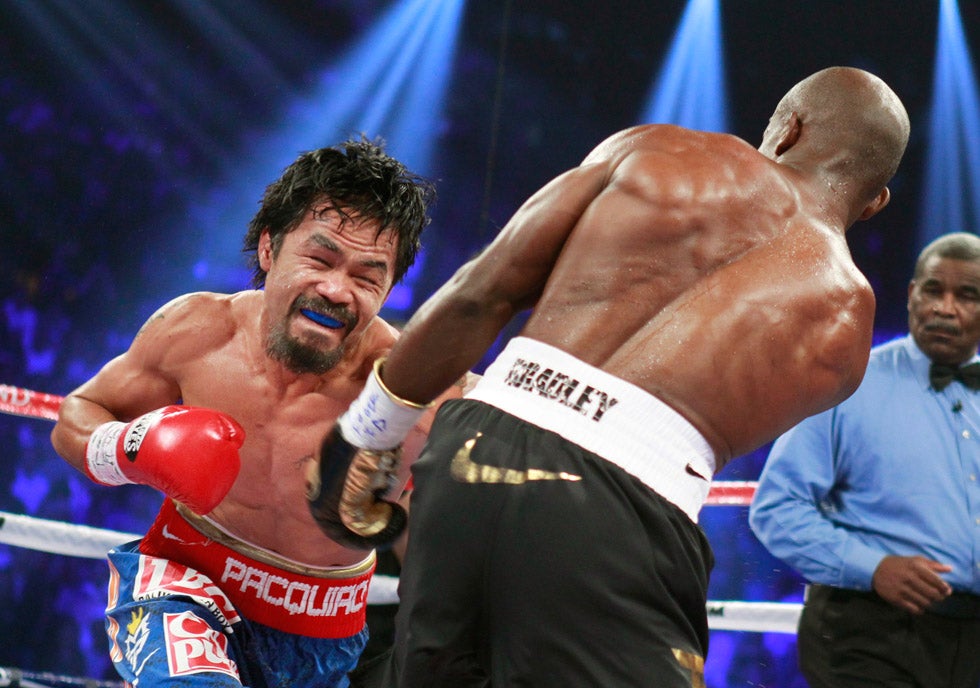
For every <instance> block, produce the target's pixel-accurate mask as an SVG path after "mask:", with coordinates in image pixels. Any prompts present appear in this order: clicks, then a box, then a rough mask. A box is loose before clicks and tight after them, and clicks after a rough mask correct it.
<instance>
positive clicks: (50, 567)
mask: <svg viewBox="0 0 980 688" xmlns="http://www.w3.org/2000/svg"><path fill="white" fill-rule="evenodd" d="M978 34H980V2H961V3H959V4H957V3H956V2H955V1H954V0H942V1H941V2H934V1H925V0H853V1H852V2H836V1H831V0H814V1H812V2H775V1H773V0H732V1H723V0H691V1H690V2H681V1H677V0H658V1H654V0H644V1H640V0H606V1H604V2H591V1H586V0H578V1H575V0H572V1H568V0H563V1H562V2H558V1H556V0H524V1H522V2H511V1H510V0H469V1H468V2H466V1H464V0H384V1H382V0H276V1H272V0H265V1H261V0H210V1H209V0H142V1H137V0H114V1H109V0H0V36H2V39H0V117H2V129H0V176H2V184H0V232H2V245H0V309H2V318H0V385H2V386H0V397H2V399H0V401H3V402H5V403H6V405H7V407H8V408H9V407H11V406H16V404H17V403H18V395H19V394H23V393H24V390H34V391H36V392H40V393H47V394H51V395H55V396H56V397H57V396H60V395H64V394H67V393H68V392H69V391H71V390H72V389H73V388H74V387H76V386H77V385H79V384H80V383H81V382H83V381H84V380H85V379H87V378H88V377H89V376H91V375H92V374H94V373H95V372H96V371H97V370H98V368H99V367H100V366H101V365H102V364H103V363H104V362H106V361H107V360H108V359H110V358H111V357H113V356H115V355H117V354H119V353H120V352H122V351H123V350H124V349H125V348H126V347H127V346H128V344H129V342H130V340H131V339H132V337H133V336H134V334H135V333H136V331H137V330H138V328H139V326H140V325H141V324H142V322H143V321H144V320H145V319H146V318H147V317H148V316H149V315H150V314H151V313H152V312H153V311H154V310H155V309H156V308H157V307H158V306H160V305H162V304H163V303H164V302H166V301H168V300H170V299H171V298H174V297H176V296H178V295H180V294H182V293H185V292H189V291H237V290H240V289H244V288H247V287H248V278H249V274H248V271H247V269H246V267H245V261H244V258H243V256H242V253H241V249H240V244H241V238H242V236H243V234H244V231H245V226H246V224H247V222H248V220H249V219H250V218H251V216H252V214H253V213H254V212H255V210H256V209H257V208H258V200H259V198H260V196H261V194H262V191H263V189H264V187H265V185H266V184H267V183H269V182H271V181H272V180H273V179H274V178H275V177H276V176H277V175H278V174H279V172H280V171H281V170H282V168H283V167H284V166H285V165H286V164H288V163H289V162H290V161H292V159H293V158H295V156H296V155H297V154H298V153H299V152H300V151H303V150H307V149H310V148H315V147H319V146H324V145H332V144H334V143H338V142H340V141H342V140H343V139H344V138H347V137H349V136H351V135H357V134H358V133H359V132H364V133H365V134H367V135H368V136H369V137H372V138H373V137H382V138H384V139H385V140H386V141H387V142H388V149H389V151H390V152H391V153H392V154H393V155H395V156H396V157H399V158H401V159H402V160H404V161H405V162H406V163H407V164H408V165H409V166H410V167H411V168H412V169H413V170H415V171H417V172H419V173H421V174H423V175H425V176H427V177H429V178H431V179H433V180H435V181H436V182H437V185H438V192H439V200H438V203H437V205H436V206H435V207H434V209H433V221H432V224H431V226H430V227H429V229H427V230H426V233H427V235H426V236H425V237H424V238H423V243H424V247H425V248H424V252H423V254H422V256H421V258H420V260H419V262H418V264H417V265H416V267H415V268H413V270H412V271H411V272H410V273H409V275H408V276H407V279H406V280H405V282H404V284H402V285H400V286H399V287H398V288H397V289H396V290H395V291H394V292H393V294H392V297H391V300H390V301H389V306H388V307H387V308H386V310H385V311H384V315H385V316H387V317H388V318H389V319H391V320H393V321H402V320H404V319H405V318H407V317H408V316H409V315H410V314H411V313H412V311H413V309H415V308H416V307H417V306H418V305H419V304H420V303H421V302H422V301H423V300H424V299H425V298H426V297H427V296H428V295H429V294H431V293H432V291H433V290H434V289H435V288H436V287H437V286H438V285H440V284H441V283H442V282H443V281H444V280H446V279H447V278H448V277H449V276H450V275H451V274H452V272H453V271H454V270H455V269H456V268H457V267H458V266H459V265H460V264H461V263H462V262H463V261H465V260H466V259H467V258H468V257H469V256H471V255H472V254H473V253H474V252H476V251H477V250H479V249H480V248H481V247H482V246H483V245H485V244H486V243H487V242H488V241H489V240H490V239H491V238H492V237H493V236H494V235H495V233H496V232H497V230H498V229H499V228H500V227H502V226H503V224H504V223H505V222H506V221H507V219H508V218H509V217H510V215H511V214H512V213H513V212H514V210H515V209H516V208H517V207H518V206H519V205H520V203H521V202H522V201H523V200H525V199H526V198H527V197H528V196H529V195H530V194H531V193H533V192H534V191H535V190H537V189H538V188H539V187H540V186H541V185H542V184H544V183H545V182H546V181H548V180H549V179H551V178H552V177H554V176H555V175H557V174H559V173H560V172H562V171H564V170H566V169H568V168H569V167H572V166H575V165H576V164H578V162H579V161H580V160H581V159H582V158H583V157H584V156H585V154H586V153H587V152H588V151H589V150H590V149H591V148H592V147H593V146H594V145H595V144H597V143H598V142H599V141H600V140H601V139H603V138H604V137H605V136H607V135H609V134H611V133H612V132H614V131H616V130H618V129H621V128H624V127H627V126H630V125H633V124H638V123H641V122H671V123H676V124H682V125H686V126H692V127H695V128H702V129H711V130H715V131H726V132H729V133H732V134H735V135H737V136H740V137H742V138H744V139H746V140H748V141H749V142H751V143H752V144H753V145H758V144H759V142H760V141H761V136H762V131H763V129H764V128H765V125H766V123H767V120H768V117H769V114H770V113H771V111H772V108H773V107H774V106H775V104H776V102H777V100H778V99H779V97H780V96H781V95H782V94H783V93H784V92H785V91H786V89H787V88H789V87H790V86H791V85H792V84H793V83H795V82H796V81H798V80H799V79H801V78H802V77H804V76H806V75H808V74H810V73H811V72H813V71H816V70H818V69H820V68H823V67H828V66H832V65H851V66H857V67H862V68H865V69H867V70H870V71H872V72H874V73H876V74H877V75H879V76H880V77H882V78H883V79H884V80H885V81H887V82H888V83H889V84H890V85H891V86H892V87H893V88H894V89H895V91H896V92H897V93H898V94H899V96H900V97H901V98H902V99H903V100H904V102H905V104H906V106H907V108H908V111H909V115H910V117H911V119H912V136H911V140H910V143H909V148H908V152H907V154H906V157H905V160H904V162H903V166H902V168H901V170H900V171H899V173H898V176H897V177H896V178H895V180H894V181H893V183H892V184H891V188H892V193H893V197H892V202H891V205H890V207H888V208H887V209H886V210H885V211H884V212H883V213H881V214H880V215H878V216H877V217H875V218H873V219H872V220H871V221H869V222H866V223H859V224H858V225H856V226H855V227H854V228H853V230H852V231H851V232H850V233H849V235H848V240H849V243H850V246H851V249H852V252H853V255H854V258H855V260H856V262H857V263H858V265H859V267H860V268H861V269H862V270H863V271H864V273H865V274H866V275H867V276H868V278H869V280H870V281H871V283H872V285H873V287H874V289H875V292H876V295H877V298H878V310H877V320H876V339H877V340H878V341H882V340H884V339H887V338H890V337H893V336H895V335H897V334H902V333H904V331H905V327H906V311H905V299H906V287H907V283H908V279H909V276H910V274H911V269H912V262H913V258H914V256H915V255H916V254H917V252H918V250H919V249H921V248H922V246H924V245H925V243H927V242H928V241H929V240H930V239H931V238H934V237H935V236H937V235H939V234H942V233H945V232H949V231H971V232H976V231H977V229H978V224H980V210H978V208H980V105H978V102H980V101H978V96H977V82H976V78H975V73H974V66H973V65H974V55H975V54H976V53H975V52H974V51H975V50H976V48H977V46H978V44H980V35H978ZM514 332H516V327H515V328H512V329H511V330H509V331H508V332H507V333H506V336H511V335H513V333H514ZM732 345H733V346H737V345H738V343H737V342H733V343H732ZM14 411H16V409H14ZM51 425H52V423H51V421H50V420H49V419H46V418H43V417H38V416H37V415H31V414H28V415H24V414H16V413H5V414H3V415H0V446H2V447H3V450H2V451H3V454H2V456H0V512H2V513H0V520H4V521H5V522H6V524H7V527H4V526H0V667H4V669H0V686H5V685H13V684H16V683H17V681H21V685H28V684H31V685H61V684H63V683H64V684H71V681H70V680H69V679H70V677H77V678H78V680H79V681H78V683H79V684H81V683H82V681H81V678H82V677H87V678H89V679H92V680H91V681H89V682H88V685H95V684H96V683H103V682H104V683H106V684H109V682H113V685H115V681H116V678H115V674H114V672H113V671H112V668H111V666H110V664H109V660H108V656H107V655H108V652H107V641H106V637H105V634H104V632H103V629H102V625H103V622H102V611H103V608H104V606H105V596H106V583H107V579H108V575H107V571H106V567H105V564H104V562H103V561H102V560H100V559H99V558H97V557H95V558H93V557H86V556H76V555H72V554H67V555H66V554H59V553H57V552H58V551H60V549H59V548H57V547H56V548H54V549H55V551H53V552H52V551H44V548H43V547H41V548H37V547H33V546H23V545H21V544H17V543H16V542H12V541H11V539H9V538H5V536H4V531H5V530H9V527H10V525H11V524H12V523H14V522H15V521H19V519H20V518H21V517H24V518H28V519H36V520H38V522H44V523H47V522H53V523H56V524H75V525H84V526H90V527H93V528H98V529H106V530H109V531H118V532H120V533H141V532H143V530H145V529H146V527H147V526H148V525H149V523H150V521H151V519H152V517H153V515H154V514H155V512H156V509H157V507H158V506H159V504H160V501H161V497H160V495H159V494H158V493H157V492H155V491H154V490H150V489H149V488H143V487H136V486H130V487H124V488H116V489H109V488H102V487H97V486H95V485H94V484H92V483H90V482H89V481H88V480H87V479H86V478H84V477H83V476H82V475H80V474H78V473H77V472H75V471H73V470H72V469H70V468H69V467H68V465H67V464H66V463H64V462H63V461H62V460H61V459H60V458H59V457H58V456H57V455H56V454H55V452H54V450H53V449H52V448H51V445H50V442H49V438H48V434H49V432H50V430H51ZM766 450H767V448H763V449H761V450H759V451H757V452H755V453H753V454H752V455H750V456H746V457H742V458H740V459H739V460H736V461H735V462H734V463H732V464H731V465H730V466H729V467H727V468H726V469H725V471H724V472H723V473H722V474H721V475H720V476H719V480H720V481H732V482H737V483H742V482H745V483H747V484H748V485H751V481H754V480H755V479H756V478H757V477H758V475H759V471H760V469H761V466H762V464H763V462H764V459H765V456H766ZM733 501H734V502H735V504H734V505H728V506H708V507H705V509H704V510H703V512H702V524H703V526H704V528H705V530H706V532H707V534H708V536H709V538H710V539H711V541H712V543H713V546H714V550H715V554H716V558H717V562H716V566H715V569H714V572H713V574H712V579H711V587H710V597H711V599H712V600H713V601H718V606H713V607H712V626H713V629H714V630H713V631H712V637H711V648H710V653H709V656H708V659H707V663H706V681H707V685H708V686H709V687H710V688H735V687H740V686H753V687H757V688H762V687H767V688H799V687H802V686H804V683H803V681H802V679H801V678H800V677H799V675H798V672H797V669H796V657H795V636H794V633H793V627H792V624H791V623H789V624H787V622H785V621H782V622H772V623H770V622H768V621H766V618H767V617H765V614H769V613H774V614H775V615H776V616H777V617H780V614H782V613H783V612H786V611H789V612H790V613H792V611H793V609H794V605H798V603H799V602H800V601H801V599H802V591H803V582H802V580H801V579H800V578H799V577H798V576H797V575H796V574H795V573H794V572H792V571H791V570H789V569H788V568H787V567H786V566H785V565H783V564H782V563H781V562H779V561H777V560H775V559H774V558H772V557H771V556H770V555H769V554H768V553H767V552H766V551H765V550H764V549H763V548H762V547H761V545H760V544H759V543H758V541H757V540H756V539H755V537H754V536H753V535H752V533H751V532H750V530H749V529H748V526H747V524H746V511H747V510H746V508H745V501H744V499H743V500H741V501H739V500H738V499H735V500H733ZM36 537H37V539H44V538H45V537H46V536H44V535H40V534H39V535H37V536H36ZM79 537H81V536H76V535H73V534H68V535H66V536H65V538H66V540H67V546H70V545H71V543H72V542H73V541H74V540H75V539H77V538H79ZM28 539H31V538H28ZM572 565H574V563H572ZM725 602H735V603H737V604H733V605H731V607H726V606H725V604H724V603H725ZM743 602H744V603H760V604H759V605H757V606H754V605H752V604H746V605H744V606H745V609H742V606H743V605H741V604H740V603H743ZM770 607H775V608H776V609H775V611H774V612H773V611H771V609H770ZM729 610H730V611H729ZM740 615H741V616H740ZM780 618H782V617H780ZM739 619H741V620H739ZM733 627H735V628H733ZM18 671H21V672H23V673H22V674H21V675H22V676H23V677H26V678H21V679H18V678H16V676H17V672H18Z"/></svg>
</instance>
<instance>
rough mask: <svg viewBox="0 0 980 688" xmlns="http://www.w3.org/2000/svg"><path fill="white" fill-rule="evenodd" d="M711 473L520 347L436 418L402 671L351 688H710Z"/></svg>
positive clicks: (649, 410)
mask: <svg viewBox="0 0 980 688" xmlns="http://www.w3.org/2000/svg"><path fill="white" fill-rule="evenodd" d="M712 468H713V462H712V454H711V452H710V449H709V448H708V445H707V443H706V442H705V441H704V440H703V438H701V436H700V435H699V434H698V433H697V432H696V431H694V429H693V428H692V427H691V426H690V425H689V424H688V423H687V422H686V421H685V420H684V419H682V418H680V417H679V416H677V414H676V413H674V412H673V411H672V410H671V409H669V408H667V407H666V406H665V405H663V404H662V403H661V402H659V401H658V400H656V399H654V398H653V397H651V396H650V395H648V394H646V393H645V392H643V391H642V390H639V389H638V388H636V387H635V386H632V385H629V384H628V383H625V382H623V381H622V380H618V379H617V378H615V377H613V376H610V375H608V374H606V373H603V372H602V371H599V370H596V369H594V368H592V367H591V366H588V365H586V364H584V363H582V362H581V361H578V360H577V359H574V358H573V357H570V356H568V355H567V354H565V353H564V352H561V351H558V350H556V349H553V348H552V347H547V346H545V345H543V344H541V343H539V342H534V341H532V340H528V339H523V338H518V339H517V340H516V341H512V342H511V344H510V345H508V347H507V349H506V350H505V352H504V353H503V354H502V355H501V356H500V357H499V358H498V359H497V362H496V363H494V364H493V365H492V366H490V368H489V369H488V370H487V373H486V374H485V376H484V377H483V379H482V380H481V381H480V382H479V384H478V385H477V387H476V388H475V389H474V390H473V391H472V392H471V393H470V394H469V395H467V398H465V399H460V400H452V401H449V402H446V403H444V404H443V405H442V407H441V409H440V411H439V413H438V415H437V418H436V421H435V424H434V425H433V428H432V431H431V432H430V435H429V442H428V444H427V446H426V449H425V451H424V452H423V454H422V456H421V457H420V459H419V460H418V461H417V462H416V464H415V466H414V468H413V476H414V481H415V488H416V489H415V491H414V493H413V497H412V503H411V519H412V527H411V529H410V531H409V549H408V552H409V554H408V556H407V558H406V562H405V567H404V568H403V570H402V573H401V583H400V587H399V592H400V595H401V606H400V609H399V612H398V617H397V621H396V624H397V633H398V638H399V642H398V644H397V646H396V652H395V656H394V660H393V662H392V663H390V664H389V666H388V667H387V668H386V669H385V671H386V672H388V673H387V676H386V678H384V679H382V683H381V684H379V683H374V682H372V681H375V680H377V679H378V678H379V677H380V676H381V675H382V674H381V673H380V672H379V673H376V674H374V675H372V676H369V677H367V678H366V680H365V682H364V683H363V684H357V683H355V684H354V685H365V686H367V685H398V686H404V687H411V686H421V685H425V686H429V687H433V688H435V687H441V686H445V687H446V688H448V687H449V686H452V687H453V688H465V687H471V686H472V687H475V686H488V685H490V682H491V680H492V684H493V685H528V686H551V685H555V686H563V687H572V688H575V687H579V686H581V687H582V688H586V687H587V686H588V687H591V686H617V687H623V688H626V687H630V686H636V687H637V688H639V687H640V686H649V685H650V682H651V680H653V681H655V682H656V684H657V686H659V687H662V688H675V687H676V688H681V687H683V688H691V686H703V685H704V682H703V657H704V654H705V651H706V648H707V635H708V633H707V618H706V612H705V605H706V602H707V576H708V571H709V569H710V566H711V564H712V555H711V551H710V547H709V546H708V543H707V540H706V539H705V537H704V534H703V532H702V531H701V529H700V528H699V527H698V526H697V524H696V523H695V522H694V519H695V518H696V515H697V511H698V509H699V508H700V506H701V504H702V503H703V501H704V498H705V495H706V494H707V488H708V482H709V481H708V479H707V478H708V477H710V475H711V471H712ZM692 473H694V474H693V475H692Z"/></svg>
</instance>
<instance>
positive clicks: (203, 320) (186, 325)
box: [133, 292, 258, 358]
mask: <svg viewBox="0 0 980 688" xmlns="http://www.w3.org/2000/svg"><path fill="white" fill-rule="evenodd" d="M257 294H258V293H257V292H239V293H236V294H216V293H211V292H195V293H191V294H185V295H183V296H180V297H177V298H175V299H174V300H172V301H170V302H168V303H166V304H165V305H163V306H162V307H160V308H159V309H157V311H156V312H155V313H154V314H153V315H152V316H150V318H149V319H148V320H147V321H146V323H144V325H143V327H142V328H140V331H139V332H138V333H137V334H136V338H135V340H134V342H133V348H134V350H136V351H143V352H146V353H151V352H155V353H156V354H157V355H159V356H160V357H161V358H163V357H173V356H177V357H181V356H190V355H194V354H198V353H203V352H205V351H208V350H211V349H214V348H216V347H218V346H221V345H222V344H224V343H226V342H228V341H229V340H230V339H231V338H232V337H233V336H234V334H235V332H236V331H238V329H239V328H240V327H241V326H242V323H244V322H245V320H246V319H247V318H248V316H249V314H250V313H251V312H253V308H254V304H255V303H256V298H257Z"/></svg>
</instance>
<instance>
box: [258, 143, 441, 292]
mask: <svg viewBox="0 0 980 688" xmlns="http://www.w3.org/2000/svg"><path fill="white" fill-rule="evenodd" d="M434 201H435V186H434V185H433V184H432V183H431V182H429V181H428V180H425V179H423V178H422V177H420V176H418V175H416V174H413V173H412V172H410V171H409V170H408V169H406V168H405V166H404V165H403V164H402V163H400V162H399V161H398V160H395V159H394V158H392V157H391V156H390V155H388V154H387V153H385V151H384V142H383V141H381V140H380V139H378V140H375V141H369V140H368V139H366V138H365V137H364V136H363V135H362V136H361V138H360V139H359V140H354V139H350V140H347V141H345V142H344V143H342V144H339V145H336V146H331V147H328V148H319V149H317V150H313V151H309V152H306V153H303V154H302V155H300V156H299V157H298V158H297V159H296V160H295V161H294V162H293V163H292V164H290V165H289V167H287V168H286V169H285V170H283V173H282V175H281V176H280V177H279V179H277V180H276V181H275V182H273V183H272V184H270V185H269V186H268V187H266V190H265V194H264V195H263V197H262V202H261V207H260V208H259V211H258V212H257V213H256V214H255V217H253V218H252V221H251V222H250V223H249V225H248V232H247V233H246V234H245V241H244V247H243V250H244V251H245V252H246V253H251V254H252V255H251V257H250V260H249V263H250V266H251V267H252V269H253V273H252V284H253V285H254V286H256V287H261V286H263V285H264V284H265V277H266V272H265V270H263V269H262V267H261V266H260V265H259V259H258V255H257V252H258V246H259V237H260V236H261V235H262V233H263V232H265V231H268V232H269V238H270V239H271V241H272V255H273V257H275V256H277V255H278V254H279V250H280V249H281V248H282V241H283V238H284V237H285V236H286V235H287V234H288V233H289V232H291V231H293V230H294V229H296V227H297V226H298V225H299V223H300V222H301V221H302V220H303V218H304V217H305V216H306V213H307V212H309V211H310V210H311V209H313V208H320V207H324V209H330V210H335V211H337V212H339V213H341V215H342V216H343V217H350V216H352V215H357V216H359V217H360V218H362V219H370V220H376V221H377V222H378V235H379V236H380V234H381V233H383V232H385V231H388V230H392V231H393V232H394V233H395V234H396V236H397V237H398V249H397V254H396V256H395V266H394V275H393V277H394V281H393V283H397V282H398V281H399V280H400V279H401V278H402V277H403V276H404V275H405V273H406V272H407V271H408V269H409V268H410V267H411V266H412V264H413V263H414V262H415V258H416V256H417V255H418V251H419V248H420V246H421V242H420V236H421V234H422V230H423V229H424V228H425V226H426V225H428V224H429V221H430V218H429V216H428V214H427V213H428V208H429V206H430V205H431V204H432V203H433V202H434Z"/></svg>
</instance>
